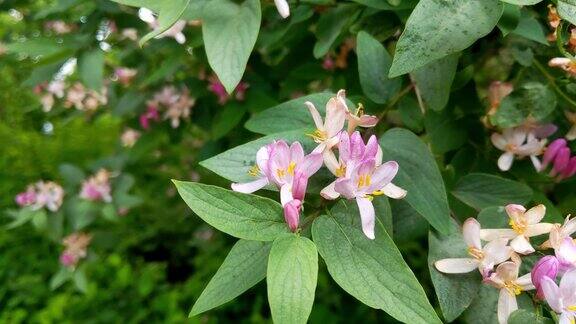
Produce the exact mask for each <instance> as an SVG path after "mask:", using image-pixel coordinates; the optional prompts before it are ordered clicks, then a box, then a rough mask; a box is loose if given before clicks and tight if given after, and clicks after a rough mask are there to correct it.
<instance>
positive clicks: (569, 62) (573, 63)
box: [548, 57, 576, 77]
mask: <svg viewBox="0 0 576 324" xmlns="http://www.w3.org/2000/svg"><path fill="white" fill-rule="evenodd" d="M548 65H549V66H551V67H557V68H560V69H562V70H564V71H566V72H567V73H568V75H569V76H572V77H576V60H573V59H570V58H567V57H555V58H553V59H551V60H550V61H549V62H548Z"/></svg>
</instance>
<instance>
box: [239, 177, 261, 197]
mask: <svg viewBox="0 0 576 324" xmlns="http://www.w3.org/2000/svg"><path fill="white" fill-rule="evenodd" d="M267 184H268V178H266V177H263V178H260V179H257V180H254V181H251V182H246V183H233V184H232V185H231V187H232V190H234V191H237V192H242V193H253V192H255V191H256V190H259V189H262V188H264V187H265V186H266V185H267Z"/></svg>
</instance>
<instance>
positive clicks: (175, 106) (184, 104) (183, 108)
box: [164, 89, 196, 128]
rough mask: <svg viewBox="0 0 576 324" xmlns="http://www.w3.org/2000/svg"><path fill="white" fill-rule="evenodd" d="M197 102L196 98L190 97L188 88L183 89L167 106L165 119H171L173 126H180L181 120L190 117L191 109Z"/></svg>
mask: <svg viewBox="0 0 576 324" xmlns="http://www.w3.org/2000/svg"><path fill="white" fill-rule="evenodd" d="M195 103H196V99H195V98H192V97H190V95H189V93H188V89H184V90H182V92H180V93H179V94H178V97H177V99H176V101H175V102H173V103H172V104H170V105H169V106H167V107H166V112H165V113H164V119H169V120H170V125H171V126H172V128H178V126H180V120H183V119H187V118H188V117H190V111H191V109H192V107H193V106H194V104H195Z"/></svg>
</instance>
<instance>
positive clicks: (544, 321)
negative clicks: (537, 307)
mask: <svg viewBox="0 0 576 324" xmlns="http://www.w3.org/2000/svg"><path fill="white" fill-rule="evenodd" d="M527 323H530V324H554V323H555V322H554V321H553V320H552V319H551V318H547V317H543V316H542V315H539V314H536V313H535V312H533V311H532V312H531V311H529V310H526V309H517V310H515V311H514V312H513V313H512V314H510V317H508V324H527Z"/></svg>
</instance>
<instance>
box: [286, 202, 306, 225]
mask: <svg viewBox="0 0 576 324" xmlns="http://www.w3.org/2000/svg"><path fill="white" fill-rule="evenodd" d="M301 207H302V203H301V202H300V200H297V199H294V200H292V201H290V202H289V203H287V204H286V205H284V219H285V220H286V223H287V224H288V227H290V230H291V231H292V232H296V230H297V229H298V224H299V223H300V209H301Z"/></svg>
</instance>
